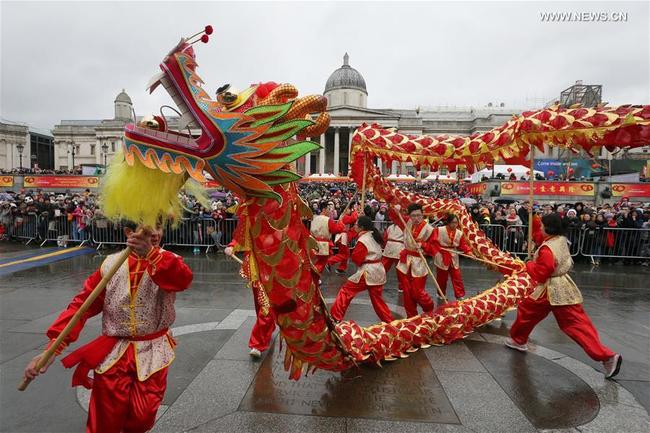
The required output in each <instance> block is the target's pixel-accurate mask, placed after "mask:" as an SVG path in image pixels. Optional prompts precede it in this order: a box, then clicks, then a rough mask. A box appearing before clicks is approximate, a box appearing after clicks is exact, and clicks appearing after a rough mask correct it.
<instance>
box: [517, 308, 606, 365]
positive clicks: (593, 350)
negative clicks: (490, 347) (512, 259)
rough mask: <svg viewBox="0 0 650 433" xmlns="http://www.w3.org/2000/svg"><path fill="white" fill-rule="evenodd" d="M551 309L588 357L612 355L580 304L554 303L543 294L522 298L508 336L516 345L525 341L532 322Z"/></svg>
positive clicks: (536, 322)
mask: <svg viewBox="0 0 650 433" xmlns="http://www.w3.org/2000/svg"><path fill="white" fill-rule="evenodd" d="M550 312H553V315H554V316H555V320H557V324H558V325H559V326H560V329H561V330H562V331H563V332H564V333H565V334H566V335H568V336H569V337H571V338H572V339H573V340H574V341H575V342H576V343H578V344H579V345H580V347H582V349H583V350H584V351H585V352H587V355H589V356H590V357H591V359H593V360H595V361H605V360H607V359H609V358H611V357H612V356H614V352H612V351H611V350H610V349H609V348H608V347H606V346H603V344H602V343H601V342H600V338H599V337H598V331H596V328H594V325H593V323H591V319H589V316H587V313H585V310H584V309H583V308H582V305H581V304H577V305H562V306H553V305H551V304H549V302H548V299H547V298H546V296H542V297H541V298H539V299H538V300H534V299H532V298H525V299H524V300H523V301H521V303H520V304H519V308H518V309H517V319H516V320H515V322H514V323H513V324H512V328H510V336H511V337H512V339H513V340H514V341H515V342H516V343H517V344H525V343H526V342H527V341H528V336H529V335H530V333H531V332H532V331H533V328H534V327H535V325H537V324H538V323H539V322H541V321H542V319H544V318H545V317H546V316H547V315H548V313H550Z"/></svg>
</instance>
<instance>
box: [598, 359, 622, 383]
mask: <svg viewBox="0 0 650 433" xmlns="http://www.w3.org/2000/svg"><path fill="white" fill-rule="evenodd" d="M622 363H623V357H622V356H621V355H619V354H618V353H617V354H616V355H614V356H612V357H611V358H609V359H608V360H607V361H603V367H605V378H606V379H611V378H612V377H614V376H616V375H617V374H618V372H619V370H620V369H621V364H622Z"/></svg>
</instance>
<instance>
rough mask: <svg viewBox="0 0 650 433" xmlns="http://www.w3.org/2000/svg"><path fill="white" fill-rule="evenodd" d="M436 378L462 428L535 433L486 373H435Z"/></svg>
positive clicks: (479, 432) (494, 432) (482, 432)
mask: <svg viewBox="0 0 650 433" xmlns="http://www.w3.org/2000/svg"><path fill="white" fill-rule="evenodd" d="M437 374H438V378H439V379H440V382H441V383H442V386H443V387H444V389H445V392H446V393H447V395H448V396H449V400H451V403H452V404H453V406H454V409H455V410H456V413H457V414H458V417H459V418H460V421H461V424H462V425H463V426H465V427H468V428H470V429H471V430H473V431H474V432H476V433H497V432H499V433H507V432H512V433H524V432H535V431H536V429H535V428H534V427H533V425H532V424H531V423H530V421H528V419H527V418H526V417H525V416H524V414H522V413H521V411H520V410H519V408H517V406H516V405H515V404H514V403H513V402H512V400H510V398H509V397H508V395H507V394H506V393H505V392H504V391H503V389H501V387H500V386H499V384H498V383H497V382H496V381H495V380H494V378H492V376H490V375H489V374H488V373H472V372H464V371H463V372H460V371H439V372H437Z"/></svg>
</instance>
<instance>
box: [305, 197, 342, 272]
mask: <svg viewBox="0 0 650 433" xmlns="http://www.w3.org/2000/svg"><path fill="white" fill-rule="evenodd" d="M344 231H345V226H344V225H343V222H342V221H335V220H333V219H332V218H330V208H329V207H328V206H327V203H323V204H322V205H321V211H320V215H315V216H314V218H313V219H312V220H311V227H310V232H311V235H312V236H313V237H314V238H315V239H316V242H318V249H317V250H316V253H315V258H314V267H315V268H316V270H317V271H318V273H319V274H322V273H323V270H324V269H325V266H326V265H327V261H328V260H329V258H330V255H331V253H332V248H333V247H334V243H333V242H332V235H334V234H337V233H342V232H344Z"/></svg>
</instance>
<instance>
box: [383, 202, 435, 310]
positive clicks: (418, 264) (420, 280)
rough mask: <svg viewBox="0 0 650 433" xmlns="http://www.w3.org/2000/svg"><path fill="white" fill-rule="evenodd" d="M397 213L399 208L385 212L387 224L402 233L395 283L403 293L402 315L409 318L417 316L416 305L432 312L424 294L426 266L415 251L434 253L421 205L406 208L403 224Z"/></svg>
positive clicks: (425, 293)
mask: <svg viewBox="0 0 650 433" xmlns="http://www.w3.org/2000/svg"><path fill="white" fill-rule="evenodd" d="M399 211H400V207H399V205H397V206H395V207H394V208H391V209H390V211H389V215H390V219H391V221H394V222H395V224H397V225H398V226H399V227H400V228H401V229H402V230H403V231H404V249H403V250H402V252H401V253H400V260H399V263H398V264H397V280H398V282H399V284H400V286H401V287H402V289H403V290H404V309H405V310H406V316H407V317H413V316H416V315H417V314H418V309H417V306H418V305H420V307H422V310H423V311H424V312H425V313H431V312H433V307H434V304H433V300H432V299H431V296H429V294H428V293H427V292H426V283H427V274H428V270H427V264H426V262H425V261H424V259H422V257H421V256H420V252H419V251H424V252H426V253H428V254H433V253H435V252H436V251H437V250H436V245H435V243H434V242H433V241H434V240H435V237H434V230H433V227H432V226H431V225H430V224H428V223H427V222H426V221H425V220H424V215H423V214H422V206H421V205H419V204H417V203H412V204H410V205H409V207H408V208H407V212H408V220H407V221H406V225H405V224H404V223H403V222H402V218H403V217H402V218H400V215H399V214H398V213H397V212H399ZM409 233H410V235H409Z"/></svg>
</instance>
